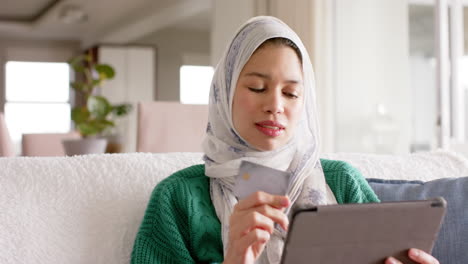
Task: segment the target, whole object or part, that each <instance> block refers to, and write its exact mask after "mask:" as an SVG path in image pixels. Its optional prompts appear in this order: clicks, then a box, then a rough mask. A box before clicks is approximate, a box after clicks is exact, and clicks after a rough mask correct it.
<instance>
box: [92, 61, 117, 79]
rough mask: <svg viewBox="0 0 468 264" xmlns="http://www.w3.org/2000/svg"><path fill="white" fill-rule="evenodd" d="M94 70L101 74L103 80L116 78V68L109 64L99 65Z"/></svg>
mask: <svg viewBox="0 0 468 264" xmlns="http://www.w3.org/2000/svg"><path fill="white" fill-rule="evenodd" d="M94 68H95V69H96V71H97V72H98V73H99V78H100V79H101V80H106V79H112V78H114V76H115V71H114V68H112V66H110V65H108V64H97V65H96V66H94Z"/></svg>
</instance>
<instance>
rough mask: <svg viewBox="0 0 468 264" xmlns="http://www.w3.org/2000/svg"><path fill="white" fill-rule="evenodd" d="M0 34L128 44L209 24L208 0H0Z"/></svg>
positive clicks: (28, 37)
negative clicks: (165, 30) (167, 31)
mask: <svg viewBox="0 0 468 264" xmlns="http://www.w3.org/2000/svg"><path fill="white" fill-rule="evenodd" d="M0 6H1V8H0V36H1V37H0V38H23V39H24V38H26V39H45V40H77V41H81V43H82V46H91V45H93V44H96V43H122V44H124V43H132V42H135V41H137V40H138V39H141V38H143V37H144V36H146V35H148V34H152V33H154V32H156V31H158V30H160V29H163V28H167V27H176V28H184V29H189V30H206V31H209V30H210V27H211V0H131V1H129V0H21V1H14V0H0Z"/></svg>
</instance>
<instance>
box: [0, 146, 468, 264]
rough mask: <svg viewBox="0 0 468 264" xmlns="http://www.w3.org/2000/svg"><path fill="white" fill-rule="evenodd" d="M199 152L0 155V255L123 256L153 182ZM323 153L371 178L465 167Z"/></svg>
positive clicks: (428, 159) (56, 258)
mask: <svg viewBox="0 0 468 264" xmlns="http://www.w3.org/2000/svg"><path fill="white" fill-rule="evenodd" d="M201 157H202V154H201V153H167V154H145V153H132V154H112V155H109V154H106V155H89V156H77V157H61V158H57V157H42V158H26V157H17V158H0V168H1V169H0V263H2V264H7V263H22V264H29V263H51V264H52V263H53V264H56V263H67V264H75V263H76V264H78V263H94V264H100V263H114V264H120V263H122V264H123V263H125V264H127V263H129V260H130V254H131V251H132V247H133V242H134V238H135V235H136V232H137V230H138V227H139V225H140V222H141V219H142V218H143V213H144V211H145V208H146V205H147V202H148V199H149V196H150V194H151V191H152V190H153V187H154V186H155V185H156V184H157V183H158V182H159V181H160V180H162V179H163V178H165V177H167V176H168V175H170V174H171V173H173V172H175V171H177V170H179V169H182V168H185V167H188V166H190V165H194V164H198V163H202V159H201ZM324 157H326V158H329V159H342V160H346V161H348V162H350V163H351V164H353V165H354V166H356V167H357V168H358V169H360V170H361V171H362V172H363V174H364V176H365V177H372V178H378V177H379V176H383V177H387V176H388V177H389V178H406V179H419V180H420V179H425V178H426V176H427V174H428V173H432V175H433V176H434V175H440V177H457V176H463V173H462V172H464V173H466V172H468V169H467V168H468V166H466V161H465V160H463V159H461V158H459V157H457V156H456V155H453V154H450V153H445V152H435V153H431V154H418V155H405V156H403V157H400V156H379V155H363V154H334V155H324ZM439 161H440V162H439ZM402 163H404V164H402ZM439 163H440V164H439ZM413 167H418V168H419V169H418V168H413ZM428 168H430V169H431V171H427V169H428ZM433 170H435V171H433ZM465 175H468V174H465ZM390 176H391V177H390ZM431 177H432V176H431Z"/></svg>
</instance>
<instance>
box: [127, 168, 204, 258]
mask: <svg viewBox="0 0 468 264" xmlns="http://www.w3.org/2000/svg"><path fill="white" fill-rule="evenodd" d="M187 197H188V196H187V194H186V189H185V188H184V186H183V182H182V183H181V182H180V181H178V179H177V178H174V177H168V178H166V179H165V180H163V181H162V182H161V183H160V184H158V185H157V186H156V188H155V189H154V190H153V193H152V194H151V198H150V201H149V203H148V207H147V209H146V212H145V216H144V218H143V221H142V224H141V226H140V229H139V231H138V234H137V237H136V239H135V244H134V246H133V252H132V259H131V263H132V264H150V263H151V264H156V263H174V264H175V263H195V261H194V260H193V259H192V257H191V255H190V251H189V248H188V247H189V234H188V227H187V223H188V221H187V211H186V210H184V209H183V203H184V202H186V199H187Z"/></svg>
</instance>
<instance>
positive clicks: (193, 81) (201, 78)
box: [180, 65, 214, 104]
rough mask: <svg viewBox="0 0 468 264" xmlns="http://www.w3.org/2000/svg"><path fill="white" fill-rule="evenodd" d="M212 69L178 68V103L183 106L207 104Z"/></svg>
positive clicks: (191, 66)
mask: <svg viewBox="0 0 468 264" xmlns="http://www.w3.org/2000/svg"><path fill="white" fill-rule="evenodd" d="M213 73H214V70H213V67H211V66H193V65H184V66H182V67H180V101H181V102H182V103H183V104H208V98H209V94H210V85H211V79H212V78H213Z"/></svg>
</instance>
